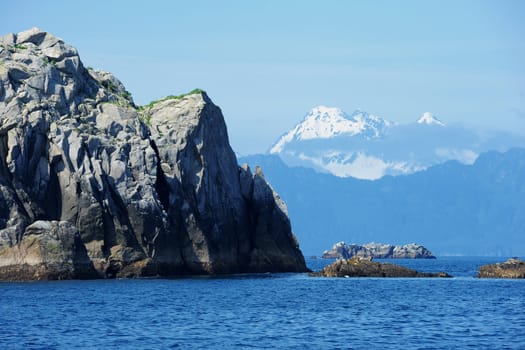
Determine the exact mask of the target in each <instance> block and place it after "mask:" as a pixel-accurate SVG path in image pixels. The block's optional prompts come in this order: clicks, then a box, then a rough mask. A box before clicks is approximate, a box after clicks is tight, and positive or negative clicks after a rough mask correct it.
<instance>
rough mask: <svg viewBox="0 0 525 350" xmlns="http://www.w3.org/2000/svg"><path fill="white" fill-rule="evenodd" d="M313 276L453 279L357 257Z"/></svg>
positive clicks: (338, 263)
mask: <svg viewBox="0 0 525 350" xmlns="http://www.w3.org/2000/svg"><path fill="white" fill-rule="evenodd" d="M311 275H313V276H316V277H451V276H450V275H449V274H447V273H446V272H437V273H432V272H419V271H416V270H412V269H409V268H406V267H404V266H399V265H394V264H389V263H378V262H375V261H372V258H361V257H357V256H354V257H352V258H351V259H339V260H337V261H335V262H334V263H332V264H330V265H328V266H326V267H325V268H323V269H322V270H321V271H319V272H316V273H313V274H311Z"/></svg>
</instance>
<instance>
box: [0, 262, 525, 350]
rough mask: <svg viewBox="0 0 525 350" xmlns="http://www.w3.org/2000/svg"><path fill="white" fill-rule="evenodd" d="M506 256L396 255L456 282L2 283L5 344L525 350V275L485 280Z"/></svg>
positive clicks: (274, 278)
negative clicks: (483, 269) (486, 269)
mask: <svg viewBox="0 0 525 350" xmlns="http://www.w3.org/2000/svg"><path fill="white" fill-rule="evenodd" d="M502 260H505V259H504V258H452V257H444V258H440V259H437V260H390V261H392V262H395V263H399V264H403V265H405V266H409V267H412V268H416V269H419V270H421V271H441V270H443V271H446V272H448V273H450V274H452V275H454V276H455V277H454V278H451V279H426V278H425V279H397V278H394V279H379V278H355V279H353V278H340V279H339V278H331V279H329V278H313V277H309V276H308V275H307V274H263V275H236V276H230V277H220V278H209V277H208V278H204V277H196V278H182V279H143V280H97V281H64V282H62V281H58V282H31V283H0V349H121V348H122V349H126V348H129V349H169V348H181V349H204V348H206V349H247V348H255V349H276V348H277V349H525V280H495V279H476V278H473V276H474V275H475V274H476V271H477V267H478V266H479V265H481V264H485V263H493V262H496V261H502ZM329 262H331V261H328V260H322V259H309V260H308V265H309V266H310V268H312V269H314V270H318V269H320V268H321V267H322V266H323V265H325V264H327V263H329Z"/></svg>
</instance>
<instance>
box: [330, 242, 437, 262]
mask: <svg viewBox="0 0 525 350" xmlns="http://www.w3.org/2000/svg"><path fill="white" fill-rule="evenodd" d="M354 256H357V257H361V258H375V259H435V258H436V257H435V256H434V255H433V254H432V253H431V252H430V250H428V249H427V248H425V247H423V246H422V245H419V244H415V243H410V244H405V245H402V246H394V245H391V244H381V243H368V244H365V245H357V244H350V245H348V244H346V243H345V242H338V243H336V244H334V246H333V247H332V249H331V250H325V251H324V252H323V255H322V258H325V259H350V258H351V257H354Z"/></svg>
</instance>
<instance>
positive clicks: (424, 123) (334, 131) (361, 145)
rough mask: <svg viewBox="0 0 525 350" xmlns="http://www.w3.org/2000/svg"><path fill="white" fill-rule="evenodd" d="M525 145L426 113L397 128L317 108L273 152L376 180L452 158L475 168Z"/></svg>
mask: <svg viewBox="0 0 525 350" xmlns="http://www.w3.org/2000/svg"><path fill="white" fill-rule="evenodd" d="M520 146H521V147H523V146H525V139H524V138H523V137H515V136H512V137H509V135H495V134H494V135H481V134H479V133H478V132H476V131H474V130H472V129H468V128H465V127H461V126H457V125H456V126H455V125H451V126H449V125H446V124H445V123H444V122H443V121H441V120H439V119H438V118H437V117H435V116H434V115H432V113H430V112H425V113H423V115H422V116H421V117H420V118H419V119H417V120H416V121H415V122H413V123H408V124H397V123H394V122H391V121H388V120H385V119H383V118H380V117H378V116H374V115H372V114H369V113H367V112H364V111H360V110H357V111H355V112H354V113H353V114H352V115H348V114H346V113H345V112H343V111H342V110H341V109H339V108H333V107H326V106H317V107H314V108H313V109H312V110H311V111H310V112H309V113H308V114H307V115H306V116H305V117H304V119H303V120H302V121H301V122H300V123H299V124H297V125H296V126H295V127H294V128H293V129H292V130H290V131H289V132H287V133H286V134H284V135H283V136H282V137H281V138H279V139H278V140H277V142H276V143H275V144H274V145H273V146H272V147H271V148H270V153H271V154H277V155H279V157H280V158H281V159H282V160H283V161H284V162H285V163H287V164H288V165H289V166H304V167H310V168H313V169H315V170H317V171H319V172H327V173H331V174H333V175H336V176H339V177H355V178H359V179H368V180H376V179H379V178H381V177H383V176H385V175H393V176H396V175H406V174H411V173H414V172H417V171H421V170H424V169H426V168H428V167H430V166H432V165H436V164H440V163H443V162H445V161H448V160H457V161H459V162H461V163H463V164H472V163H473V162H474V161H475V160H476V158H477V157H478V155H479V153H481V152H484V151H488V150H499V151H505V150H507V149H509V148H510V147H520Z"/></svg>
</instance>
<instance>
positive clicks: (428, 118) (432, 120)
mask: <svg viewBox="0 0 525 350" xmlns="http://www.w3.org/2000/svg"><path fill="white" fill-rule="evenodd" d="M417 123H418V124H428V125H432V124H433V125H440V126H445V123H443V122H442V121H441V120H439V119H438V118H436V117H434V115H433V114H432V113H430V112H425V113H423V115H422V116H421V118H419V119H418V120H417Z"/></svg>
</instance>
